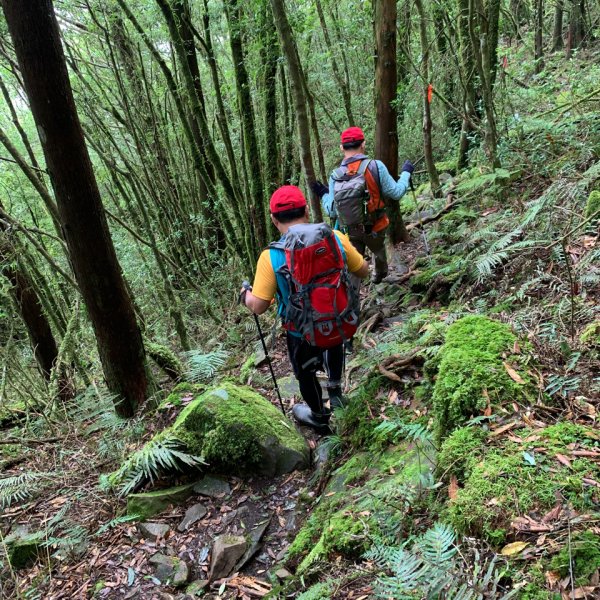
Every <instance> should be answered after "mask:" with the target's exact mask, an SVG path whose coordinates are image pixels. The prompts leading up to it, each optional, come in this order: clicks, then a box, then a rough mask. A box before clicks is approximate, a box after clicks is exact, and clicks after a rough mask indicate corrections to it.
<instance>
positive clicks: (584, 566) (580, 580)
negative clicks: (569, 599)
mask: <svg viewBox="0 0 600 600" xmlns="http://www.w3.org/2000/svg"><path fill="white" fill-rule="evenodd" d="M571 560H572V563H573V574H574V576H575V583H576V585H577V586H583V585H586V584H587V583H589V580H590V577H591V575H592V574H593V573H595V572H596V570H597V569H599V568H600V537H599V536H598V535H597V534H595V533H594V532H592V531H584V532H582V533H577V534H575V535H574V536H573V538H572V539H571V545H570V546H569V545H565V547H564V548H563V549H562V550H561V551H560V552H559V553H558V554H557V555H556V556H554V557H553V558H552V561H551V562H550V568H551V569H552V570H553V571H558V572H559V573H560V576H561V577H566V576H567V575H569V572H570V571H569V568H570V561H571Z"/></svg>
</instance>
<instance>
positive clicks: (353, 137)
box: [340, 127, 365, 155]
mask: <svg viewBox="0 0 600 600" xmlns="http://www.w3.org/2000/svg"><path fill="white" fill-rule="evenodd" d="M340 149H341V151H342V152H343V153H344V154H346V155H351V154H357V153H359V152H361V153H364V150H365V134H364V133H363V130H362V129H361V128H360V127H348V129H345V130H344V131H342V135H341V136H340Z"/></svg>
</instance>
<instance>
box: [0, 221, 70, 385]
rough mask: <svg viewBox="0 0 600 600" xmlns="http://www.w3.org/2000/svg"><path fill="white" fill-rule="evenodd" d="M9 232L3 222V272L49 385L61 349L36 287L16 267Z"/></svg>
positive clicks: (0, 225)
mask: <svg viewBox="0 0 600 600" xmlns="http://www.w3.org/2000/svg"><path fill="white" fill-rule="evenodd" d="M6 230H7V228H6V226H5V225H3V223H2V221H0V272H1V273H2V275H4V277H6V278H7V279H8V281H9V282H10V284H11V286H12V288H11V290H10V292H11V295H12V296H13V298H14V300H15V304H16V305H17V308H18V310H19V314H20V315H21V318H22V319H23V323H25V327H26V328H27V334H28V335H29V341H30V343H31V349H32V350H33V354H34V356H35V360H36V362H37V364H38V367H39V368H40V372H41V373H42V375H43V376H44V379H45V380H46V381H50V374H51V372H52V367H53V366H54V363H55V362H56V358H57V356H58V346H57V344H56V341H55V340H54V335H52V329H51V328H50V323H49V322H48V319H47V318H46V315H45V314H44V310H43V308H42V303H41V301H40V299H39V297H38V294H37V291H36V289H35V287H34V285H33V283H32V282H31V280H30V279H29V277H28V275H27V273H26V272H25V271H23V270H22V269H20V268H18V267H17V266H16V265H15V257H14V253H13V252H11V249H10V245H9V243H8V240H7V239H6V235H7V234H6Z"/></svg>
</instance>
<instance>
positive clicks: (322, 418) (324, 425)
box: [292, 402, 331, 435]
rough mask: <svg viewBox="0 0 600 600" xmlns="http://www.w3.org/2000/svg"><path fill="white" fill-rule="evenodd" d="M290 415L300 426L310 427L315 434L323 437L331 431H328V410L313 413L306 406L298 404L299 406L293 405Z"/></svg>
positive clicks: (302, 403)
mask: <svg viewBox="0 0 600 600" xmlns="http://www.w3.org/2000/svg"><path fill="white" fill-rule="evenodd" d="M292 414H293V415H294V419H296V421H298V423H300V425H306V426H307V427H312V428H313V429H314V430H315V431H316V432H317V433H321V434H324V435H327V434H329V433H331V429H329V419H330V417H331V411H330V410H328V411H327V410H326V411H323V412H322V413H317V412H313V411H312V410H311V409H310V407H309V406H308V404H305V403H304V402H300V403H299V404H294V406H293V407H292Z"/></svg>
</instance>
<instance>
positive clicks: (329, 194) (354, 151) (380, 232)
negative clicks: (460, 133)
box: [310, 127, 415, 283]
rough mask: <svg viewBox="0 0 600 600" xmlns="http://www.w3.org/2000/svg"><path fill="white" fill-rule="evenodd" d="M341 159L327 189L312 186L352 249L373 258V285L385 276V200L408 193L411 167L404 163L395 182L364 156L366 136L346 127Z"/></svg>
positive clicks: (358, 130) (376, 164)
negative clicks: (367, 251)
mask: <svg viewBox="0 0 600 600" xmlns="http://www.w3.org/2000/svg"><path fill="white" fill-rule="evenodd" d="M340 150H341V151H342V152H343V153H344V159H343V160H342V164H341V165H340V167H339V168H337V169H336V170H335V171H333V173H332V174H331V176H330V178H329V188H327V186H325V185H324V184H323V183H321V182H320V181H315V182H313V183H312V184H311V186H310V187H311V189H312V190H313V192H314V193H315V194H316V195H317V196H318V197H319V198H320V199H321V202H322V204H323V209H324V210H325V212H326V213H327V214H328V215H329V216H330V217H332V218H333V219H336V218H337V220H338V222H339V224H340V228H341V229H342V231H344V232H345V233H347V234H348V237H349V238H350V242H352V244H353V246H354V247H355V248H356V249H357V250H358V251H359V252H360V253H361V254H363V255H364V253H365V247H367V248H369V250H371V252H372V253H373V255H374V256H375V275H374V277H373V283H379V282H380V281H381V280H382V279H383V278H384V277H386V276H387V274H388V263H387V257H386V252H385V232H386V229H387V226H388V225H389V223H390V220H389V218H388V216H387V214H386V212H385V201H386V200H394V201H396V202H397V201H399V200H400V198H402V196H404V194H405V193H406V191H407V190H408V186H409V182H410V177H411V174H412V172H413V171H414V169H415V168H414V165H413V164H412V163H411V162H410V161H409V160H406V161H404V164H403V165H402V173H401V175H400V179H398V181H395V180H394V178H393V177H392V176H391V175H390V173H389V171H388V170H387V168H386V166H385V165H384V164H383V163H382V162H381V161H380V160H372V159H370V158H369V157H368V156H367V155H366V154H365V135H364V133H363V131H362V129H360V127H349V128H348V129H346V130H345V131H343V132H342V134H341V145H340Z"/></svg>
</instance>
